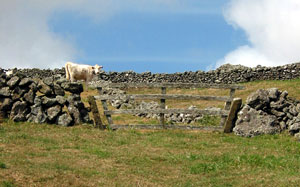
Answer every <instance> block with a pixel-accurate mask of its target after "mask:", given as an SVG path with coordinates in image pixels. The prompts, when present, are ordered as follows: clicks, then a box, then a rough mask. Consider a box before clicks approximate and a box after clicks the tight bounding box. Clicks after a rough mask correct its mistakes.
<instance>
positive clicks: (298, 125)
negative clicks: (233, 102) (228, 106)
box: [233, 88, 300, 137]
mask: <svg viewBox="0 0 300 187" xmlns="http://www.w3.org/2000/svg"><path fill="white" fill-rule="evenodd" d="M285 130H287V131H288V132H289V133H290V134H291V135H296V136H299V135H300V134H299V133H300V101H297V100H295V99H292V98H289V97H288V92H287V91H280V90H278V89H277V88H271V89H267V90H264V89H259V90H257V91H256V92H254V93H252V94H250V95H249V97H248V98H247V100H246V103H245V106H244V107H243V108H242V109H241V110H240V112H239V113H238V119H237V121H236V126H235V127H234V129H233V132H234V133H235V134H236V135H239V136H244V137H253V136H257V135H261V134H276V133H280V132H282V131H285Z"/></svg>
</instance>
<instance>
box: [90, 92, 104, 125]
mask: <svg viewBox="0 0 300 187" xmlns="http://www.w3.org/2000/svg"><path fill="white" fill-rule="evenodd" d="M88 101H89V104H90V107H91V111H92V113H93V117H94V123H95V127H96V128H100V129H105V127H104V125H103V123H102V121H101V117H100V113H99V110H98V107H97V104H96V101H95V98H94V96H89V97H88Z"/></svg>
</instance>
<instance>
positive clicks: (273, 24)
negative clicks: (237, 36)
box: [217, 0, 300, 67]
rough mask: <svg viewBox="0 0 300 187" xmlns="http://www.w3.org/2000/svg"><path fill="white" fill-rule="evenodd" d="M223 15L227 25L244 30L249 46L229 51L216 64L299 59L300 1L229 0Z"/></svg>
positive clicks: (263, 62)
mask: <svg viewBox="0 0 300 187" xmlns="http://www.w3.org/2000/svg"><path fill="white" fill-rule="evenodd" d="M224 16H225V19H226V20H227V22H228V23H229V24H231V25H233V26H234V27H235V28H238V29H243V30H244V31H245V32H246V34H247V36H248V40H249V42H250V43H251V46H241V47H239V48H238V49H236V50H234V51H232V52H230V53H229V54H227V55H226V56H225V57H224V59H221V60H220V61H219V62H218V63H217V66H218V65H221V64H224V63H230V64H242V65H246V66H250V67H253V66H256V65H258V64H260V65H264V66H276V65H283V64H287V63H291V62H297V61H300V52H299V51H300V21H299V17H300V1H299V0H284V1H282V0H231V1H230V3H229V4H228V6H227V7H226V8H225V11H224Z"/></svg>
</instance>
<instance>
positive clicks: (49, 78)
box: [43, 76, 54, 87]
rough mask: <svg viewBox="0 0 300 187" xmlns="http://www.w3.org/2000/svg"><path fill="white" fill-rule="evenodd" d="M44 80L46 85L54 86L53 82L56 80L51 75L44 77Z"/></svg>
mask: <svg viewBox="0 0 300 187" xmlns="http://www.w3.org/2000/svg"><path fill="white" fill-rule="evenodd" d="M43 82H44V83H45V84H46V85H48V86H50V87H53V85H54V84H53V82H54V79H53V77H52V76H51V77H46V78H44V79H43Z"/></svg>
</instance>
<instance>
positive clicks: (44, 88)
mask: <svg viewBox="0 0 300 187" xmlns="http://www.w3.org/2000/svg"><path fill="white" fill-rule="evenodd" d="M38 90H39V91H40V92H41V93H42V94H45V95H46V96H51V95H53V92H52V89H51V88H50V87H49V86H48V85H46V84H45V83H44V82H43V81H39V83H38Z"/></svg>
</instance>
